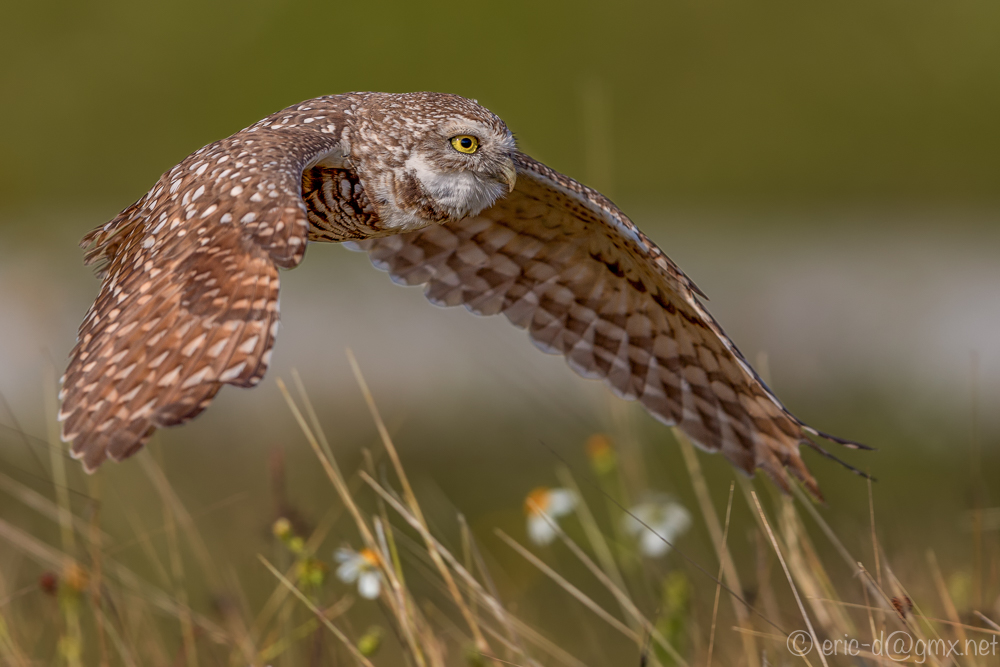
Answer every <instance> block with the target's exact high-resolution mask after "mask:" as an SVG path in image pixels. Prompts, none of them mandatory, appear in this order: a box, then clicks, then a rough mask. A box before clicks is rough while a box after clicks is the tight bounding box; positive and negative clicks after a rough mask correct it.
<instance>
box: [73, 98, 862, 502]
mask: <svg viewBox="0 0 1000 667" xmlns="http://www.w3.org/2000/svg"><path fill="white" fill-rule="evenodd" d="M309 242H333V243H344V244H346V245H347V246H348V247H350V248H352V249H354V250H359V251H362V252H367V253H368V254H369V256H370V258H371V260H372V262H373V264H374V265H375V266H376V267H378V268H380V269H382V270H384V271H387V272H389V274H390V275H391V276H392V278H393V280H394V281H396V282H398V283H402V284H404V285H422V286H423V288H424V294H425V295H426V296H427V298H428V299H429V300H430V301H431V302H433V303H435V304H438V305H441V306H458V305H462V306H465V307H466V308H467V309H469V310H470V311H472V312H473V313H476V314H478V315H501V314H502V315H503V316H504V317H506V319H507V320H508V321H510V322H511V323H512V324H513V325H514V326H517V327H520V328H522V329H527V331H528V336H529V338H530V339H531V341H532V342H533V343H534V344H535V346H536V347H538V348H539V349H540V350H542V351H543V352H547V353H550V354H560V355H563V356H564V357H565V358H566V361H567V363H568V364H569V366H570V367H571V368H572V369H573V370H574V371H576V372H577V373H579V374H580V375H582V376H584V377H587V378H596V379H600V380H602V381H603V382H604V383H605V384H606V385H607V386H608V387H609V388H610V389H611V390H612V391H613V392H614V393H615V394H617V395H618V396H620V397H621V398H624V399H626V400H631V401H638V402H639V403H640V404H642V406H643V407H644V408H645V409H646V410H647V411H649V413H650V414H651V415H652V416H653V417H655V418H656V419H658V420H659V421H661V422H663V423H664V424H669V425H674V426H676V427H678V428H679V429H680V430H682V431H683V432H684V433H686V434H687V435H688V436H689V437H690V439H691V440H692V441H693V442H695V443H696V444H697V445H698V446H699V447H701V448H702V449H704V450H706V451H708V452H721V453H722V454H723V455H724V456H725V457H726V458H727V459H728V460H729V461H730V462H731V463H732V464H733V465H734V466H736V467H737V468H738V469H740V470H742V471H745V472H746V473H748V474H753V473H754V472H755V471H756V470H757V469H758V468H759V469H762V470H764V471H765V472H766V473H767V474H768V475H770V477H771V478H773V479H774V481H775V482H776V483H777V484H778V486H780V487H781V488H783V489H786V490H787V489H788V488H789V486H788V485H789V478H788V473H791V475H793V476H794V477H795V478H797V479H798V480H800V481H801V482H802V483H803V485H804V486H805V487H806V488H807V489H808V490H809V491H810V492H811V493H813V494H814V495H815V496H817V497H819V495H820V492H819V488H818V486H817V484H816V481H815V479H814V478H813V477H812V475H811V474H810V473H809V470H808V469H807V468H806V466H805V464H804V463H803V461H802V458H801V457H800V454H799V446H800V445H801V444H808V445H810V446H813V447H815V448H817V449H818V450H820V451H824V450H822V448H820V447H819V446H818V445H817V444H816V443H815V442H813V441H812V440H811V439H810V436H812V437H823V438H827V439H830V440H832V441H835V442H838V443H840V444H843V445H846V446H848V447H860V445H858V444H857V443H853V442H850V441H847V440H842V439H840V438H834V437H832V436H829V435H826V434H824V433H821V432H819V431H817V430H816V429H814V428H812V427H810V426H807V425H806V424H804V423H802V422H801V421H800V420H798V419H797V418H796V417H795V416H794V415H792V414H791V413H790V412H789V411H788V410H787V409H785V407H784V406H783V405H782V404H781V402H780V401H779V400H778V399H777V397H775V395H774V394H773V393H772V392H771V390H770V389H768V387H767V386H766V385H765V384H764V382H763V381H762V380H761V378H760V376H759V375H757V373H756V372H754V370H753V368H751V366H750V364H749V363H747V360H746V358H745V357H744V356H743V355H742V354H741V353H740V351H739V350H738V349H737V347H736V345H735V344H734V343H733V342H732V341H731V340H730V339H729V337H728V336H726V334H725V332H723V330H722V328H721V327H720V326H719V324H718V323H717V322H716V321H715V320H714V319H713V318H712V316H711V315H710V314H709V313H708V311H707V310H706V309H705V307H704V305H703V304H702V302H701V300H700V299H699V296H704V295H703V294H702V293H701V292H700V291H699V289H698V288H697V287H696V286H695V284H694V283H693V282H692V281H691V280H690V279H689V278H688V277H687V276H686V275H684V273H683V272H682V271H681V270H680V269H679V268H678V267H677V266H676V265H675V264H674V263H673V262H672V261H671V260H670V259H669V258H668V257H667V256H666V255H665V254H664V253H663V252H662V251H661V250H660V249H659V248H658V247H657V246H656V245H655V244H654V243H653V242H652V241H650V240H649V238H647V237H646V236H645V235H644V234H643V233H642V232H641V231H639V229H638V228H637V227H636V226H635V225H634V224H633V223H632V221H631V220H630V219H629V218H628V217H627V216H626V215H625V214H624V213H623V212H622V211H621V210H620V209H618V207H616V206H615V205H614V204H613V203H612V202H611V201H609V200H608V199H607V198H606V197H604V196H603V195H601V194H600V193H599V192H596V191H595V190H592V189H591V188H589V187H587V186H585V185H582V184H580V183H578V182H577V181H575V180H573V179H571V178H569V177H567V176H564V175H562V174H560V173H558V172H556V171H554V170H553V169H550V168H549V167H547V166H545V165H544V164H542V163H540V162H538V161H536V160H534V159H532V158H531V157H529V156H528V155H525V154H524V153H522V152H520V151H519V150H518V149H517V145H516V143H515V140H514V136H513V135H512V134H511V132H510V130H509V129H508V128H507V126H506V125H505V124H504V122H503V121H502V120H501V119H500V118H498V117H497V116H496V115H494V114H493V113H491V112H490V111H488V110H486V109H485V108H483V107H482V106H480V105H479V104H477V103H476V102H475V101H472V100H468V99H465V98H462V97H459V96H456V95H448V94H441V93H426V92H425V93H409V94H387V93H349V94H343V95H332V96H327V97H319V98H316V99H312V100H307V101H305V102H302V103H301V104H297V105H294V106H291V107H288V108H287V109H284V110H283V111H279V112H278V113H275V114H273V115H271V116H268V117H267V118H265V119H263V120H261V121H259V122H257V123H255V124H253V125H251V126H250V127H247V128H246V129H244V130H242V131H240V132H237V133H236V134H234V135H232V136H231V137H229V138H227V139H223V140H221V141H218V142H216V143H213V144H210V145H208V146H206V147H204V148H202V149H200V150H198V151H196V152H194V153H192V154H191V155H190V156H188V157H187V158H186V159H185V160H184V161H182V162H181V163H180V164H178V165H177V166H175V167H174V168H173V169H171V170H170V171H168V172H166V173H165V174H163V175H162V176H161V177H160V179H159V181H157V183H156V184H155V185H154V186H153V187H152V189H151V190H150V191H149V192H148V193H146V195H145V196H143V197H142V198H141V199H139V201H137V202H135V203H134V204H132V205H131V206H129V207H128V208H126V209H125V210H124V211H122V212H121V213H120V214H119V215H118V216H117V217H115V218H114V219H113V220H112V221H111V222H109V223H107V224H106V225H104V226H102V227H99V228H97V229H95V230H94V231H92V232H90V233H89V234H88V235H87V236H86V237H84V239H83V242H82V245H83V246H84V247H85V248H89V251H88V253H87V255H86V261H87V263H93V262H97V263H99V265H100V275H101V277H102V285H101V289H100V293H99V295H98V297H97V299H96V301H95V303H94V305H93V306H92V307H91V309H90V310H89V312H88V314H87V315H86V318H85V319H84V321H83V324H82V325H81V327H80V331H79V336H78V339H77V344H76V346H75V347H74V349H73V351H72V353H71V355H70V362H69V366H68V368H67V371H66V373H65V375H64V376H63V378H62V389H61V393H60V398H61V401H62V404H61V409H60V413H59V419H60V420H61V422H62V438H63V440H64V441H66V442H68V443H71V452H72V455H73V456H74V457H75V458H78V459H80V460H82V462H83V466H84V468H85V469H86V470H87V471H88V472H90V471H93V470H95V469H96V468H97V467H98V466H99V465H100V464H101V463H102V462H103V461H104V460H105V459H106V458H108V457H110V458H112V459H114V460H121V459H124V458H126V457H128V456H130V455H131V454H133V453H134V452H136V451H137V450H138V449H139V448H140V447H142V446H143V444H144V443H145V442H146V441H147V439H148V438H149V437H150V435H151V434H152V433H153V431H154V430H155V429H157V428H161V427H166V426H174V425H177V424H182V423H184V422H186V421H188V420H190V419H192V418H194V417H195V416H197V415H198V414H199V413H200V412H201V411H202V410H204V409H205V408H206V407H207V406H208V405H209V403H211V401H212V398H213V397H214V396H215V395H216V393H217V392H218V391H219V389H221V388H222V386H223V385H226V384H231V385H236V386H238V387H252V386H254V385H256V384H258V383H259V382H260V381H261V379H262V378H263V377H264V374H265V372H266V371H267V367H268V363H269V361H270V357H271V348H272V346H273V345H274V340H275V335H276V333H277V329H278V285H279V280H280V278H279V269H291V268H294V267H295V266H297V265H298V264H299V262H301V261H302V258H303V256H304V255H305V251H306V246H307V244H308V243H309ZM824 453H825V452H824Z"/></svg>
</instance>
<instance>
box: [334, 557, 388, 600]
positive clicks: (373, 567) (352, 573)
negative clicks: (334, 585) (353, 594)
mask: <svg viewBox="0 0 1000 667" xmlns="http://www.w3.org/2000/svg"><path fill="white" fill-rule="evenodd" d="M333 557H334V559H336V561H337V562H338V563H340V567H338V568H337V578H338V579H340V580H341V581H343V582H344V583H345V584H353V583H354V582H358V595H360V596H361V597H363V598H365V599H368V600H374V599H375V598H377V597H378V596H379V592H380V591H381V590H382V571H381V570H380V569H379V561H380V559H379V555H378V554H377V553H375V552H374V551H372V550H371V549H362V550H361V551H355V550H354V549H349V548H347V547H344V548H341V549H337V551H336V552H335V553H334V554H333Z"/></svg>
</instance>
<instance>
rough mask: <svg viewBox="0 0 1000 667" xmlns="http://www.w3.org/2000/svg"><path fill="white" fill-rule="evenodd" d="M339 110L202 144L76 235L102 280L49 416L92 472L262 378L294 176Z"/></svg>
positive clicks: (295, 225) (330, 143)
mask: <svg viewBox="0 0 1000 667" xmlns="http://www.w3.org/2000/svg"><path fill="white" fill-rule="evenodd" d="M316 107H320V108H316ZM340 113H341V112H340V108H339V106H338V105H337V104H336V99H335V98H331V99H329V100H327V101H326V103H325V104H324V100H323V99H320V100H312V101H310V102H308V103H303V104H301V105H299V106H297V107H290V108H289V109H286V110H285V111H282V112H278V113H277V114H274V115H273V116H270V117H268V118H265V119H264V120H262V121H260V122H259V123H257V124H255V125H253V126H251V127H249V128H247V129H245V130H243V131H241V132H239V133H237V134H235V135H233V136H232V137H229V138H228V139H224V140H222V141H219V142H216V143H214V144H211V145H209V146H206V147H205V148H203V149H201V150H199V151H198V152H196V153H194V154H192V155H191V156H189V157H188V158H187V159H185V160H184V161H183V162H181V163H180V164H179V165H177V166H176V167H174V168H173V169H171V170H170V171H169V172H167V173H166V174H164V175H163V176H162V177H161V178H160V180H159V182H158V183H157V184H156V185H155V186H154V187H153V189H152V190H150V192H149V193H147V194H146V195H145V196H144V197H143V198H142V199H140V200H139V201H138V202H136V203H135V204H133V205H132V206H130V207H129V208H127V209H126V210H125V211H123V212H122V213H121V214H120V215H119V216H118V217H116V218H115V219H114V220H112V221H111V222H110V223H108V224H107V225H105V226H103V227H99V228H98V229H95V230H94V231H93V232H91V233H90V234H88V235H87V236H86V237H85V238H84V239H83V242H82V245H83V246H84V247H87V246H90V247H91V249H90V251H89V253H88V254H87V261H88V263H91V262H95V261H96V262H101V263H103V268H102V271H101V273H102V275H103V284H102V286H101V290H100V294H99V295H98V297H97V300H96V301H95V303H94V305H93V306H92V307H91V309H90V311H89V312H88V314H87V316H86V318H85V319H84V322H83V324H82V325H81V327H80V332H79V335H78V338H77V344H76V347H75V348H74V349H73V351H72V352H71V355H70V363H69V366H68V368H67V370H66V374H65V375H64V376H63V379H62V385H63V387H62V391H61V392H60V398H61V399H62V407H61V410H60V414H59V419H60V420H61V421H62V437H63V440H65V441H67V442H71V443H72V449H71V451H72V454H73V456H74V457H76V458H80V459H82V460H83V465H84V467H85V468H86V469H87V470H88V471H93V470H94V469H95V468H96V467H97V466H98V465H100V464H101V462H102V461H104V459H105V458H106V457H108V456H110V457H111V458H113V459H116V460H119V459H122V458H124V457H126V456H129V455H130V454H132V453H133V452H135V451H136V450H137V449H139V448H140V447H141V446H142V445H143V443H144V442H145V441H146V440H147V439H148V438H149V436H150V435H151V434H152V432H153V430H154V429H156V428H158V427H162V426H172V425H175V424H180V423H183V422H185V421H187V420H189V419H191V418H193V417H195V416H196V415H197V414H199V413H200V412H201V411H202V410H204V409H205V407H206V406H207V405H208V404H209V402H211V400H212V398H213V397H214V396H215V394H216V393H217V392H218V391H219V389H220V388H221V387H222V385H223V384H233V385H237V386H241V387H250V386H253V385H255V384H257V383H258V382H259V381H260V380H261V378H262V377H263V375H264V372H265V371H266V369H267V365H268V361H269V359H270V355H271V347H272V345H273V343H274V336H275V333H276V331H277V327H278V268H279V267H283V268H291V267H294V266H296V265H297V264H298V263H299V262H300V261H301V260H302V256H303V254H304V252H305V247H306V238H307V233H308V229H309V224H308V220H307V211H306V205H305V202H304V201H303V196H302V173H303V169H304V168H306V167H307V166H308V165H309V164H311V163H313V162H315V161H316V160H318V159H321V158H322V157H323V156H325V155H328V154H331V153H332V152H333V151H335V150H337V149H338V148H339V146H340V144H339V137H340V134H339V132H340V129H341V127H342V124H341V120H342V116H341V115H340Z"/></svg>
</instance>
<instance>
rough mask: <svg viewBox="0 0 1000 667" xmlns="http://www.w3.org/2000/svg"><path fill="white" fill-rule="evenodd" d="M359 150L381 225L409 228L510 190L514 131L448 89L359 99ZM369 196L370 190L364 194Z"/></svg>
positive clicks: (454, 215)
mask: <svg viewBox="0 0 1000 667" xmlns="http://www.w3.org/2000/svg"><path fill="white" fill-rule="evenodd" d="M365 102H366V104H365V106H366V107H367V108H366V109H364V110H363V111H362V113H361V114H359V115H360V117H361V118H360V122H359V125H358V132H359V135H361V136H362V137H363V138H364V139H365V142H364V145H365V146H366V147H367V150H366V154H364V155H359V156H357V157H359V158H361V159H362V160H363V161H364V163H365V166H366V167H367V169H365V171H367V172H368V173H370V174H375V178H371V179H369V182H367V183H365V189H366V190H367V191H368V192H369V198H370V199H371V201H372V202H373V204H374V205H375V207H376V209H377V210H378V215H379V218H380V220H381V224H382V225H383V226H384V227H385V228H386V229H391V230H393V231H410V230H414V229H420V228H422V227H426V226H427V225H429V224H433V223H435V222H445V221H447V220H460V219H462V218H465V217H468V216H470V215H476V214H478V213H479V212H480V211H482V210H484V209H486V208H488V207H490V206H492V205H493V204H494V203H495V202H496V201H497V200H498V199H499V198H500V197H503V196H505V195H507V194H509V193H510V192H511V191H512V190H513V189H514V182H515V178H516V172H515V169H514V161H513V156H514V154H515V153H516V151H517V147H516V144H515V142H514V136H513V134H511V132H510V130H508V129H507V126H506V125H505V124H504V123H503V121H502V120H500V119H499V118H498V117H497V116H495V115H494V114H492V113H491V112H490V111H488V110H487V109H485V108H483V107H481V106H479V105H478V104H476V103H474V102H472V101H471V100H467V99H465V98H461V97H458V96H455V95H443V94H440V93H409V94H404V95H384V94H383V95H378V96H377V97H375V98H369V99H367V100H366V101H365ZM372 194H374V196H371V195H372Z"/></svg>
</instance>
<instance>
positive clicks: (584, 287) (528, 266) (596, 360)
mask: <svg viewBox="0 0 1000 667" xmlns="http://www.w3.org/2000/svg"><path fill="white" fill-rule="evenodd" d="M517 171H518V176H517V184H516V187H515V189H514V192H513V193H512V194H511V195H510V196H509V197H506V198H504V199H502V200H500V201H499V202H497V203H496V204H495V205H494V206H493V207H492V208H489V209H487V210H485V211H483V212H482V213H481V214H480V215H478V216H476V217H472V218H466V219H464V220H461V221H457V222H448V223H445V224H443V225H432V226H430V227H427V228H425V229H422V230H419V231H416V232H411V233H408V234H401V235H398V236H390V237H386V238H378V239H369V240H365V241H360V242H353V243H351V244H349V246H350V247H353V248H355V249H361V250H365V251H367V252H368V253H369V254H370V256H371V259H372V261H373V263H374V264H375V265H376V266H377V267H378V268H381V269H384V270H386V271H388V272H389V273H390V274H391V275H392V278H393V280H394V281H396V282H399V283H402V284H405V285H424V286H425V288H424V291H425V294H426V296H427V298H428V299H429V300H430V301H432V302H433V303H435V304H438V305H442V306H456V305H464V306H466V307H467V308H468V309H469V310H471V311H472V312H474V313H477V314H480V315H494V314H499V313H503V314H504V315H505V316H506V317H507V319H508V320H510V322H511V323H513V324H514V325H515V326H518V327H521V328H525V329H527V330H528V333H529V336H530V337H531V340H532V341H533V342H534V343H535V345H536V346H537V347H539V348H540V349H542V350H543V351H545V352H548V353H553V354H561V355H563V356H565V358H566V361H567V362H568V363H569V365H570V367H571V368H572V369H573V370H574V371H576V372H577V373H579V374H580V375H582V376H584V377H589V378H599V379H601V380H603V381H604V383H605V384H607V385H608V386H609V387H610V388H611V389H612V390H613V391H614V392H615V393H616V394H617V395H619V396H621V397H622V398H625V399H628V400H638V401H639V402H640V403H641V404H642V405H643V406H644V407H645V408H646V409H647V410H648V411H649V412H650V413H651V414H652V415H653V416H654V417H656V418H657V419H658V420H660V421H661V422H664V423H666V424H670V425H677V426H678V427H680V428H681V429H682V430H683V431H684V432H685V433H687V435H688V436H690V437H691V439H692V440H693V441H694V442H695V443H697V444H698V445H699V446H701V447H702V448H703V449H706V450H708V451H712V452H721V453H722V454H723V455H725V456H726V458H727V459H729V461H730V462H732V463H733V464H734V465H735V466H736V467H737V468H740V469H742V470H744V471H746V472H747V473H753V471H754V470H755V469H756V468H761V469H763V470H765V471H766V472H767V473H768V474H770V475H771V477H773V478H774V479H775V481H776V482H777V483H778V484H779V485H780V486H782V487H783V488H786V489H787V486H788V481H787V479H786V476H785V469H786V468H787V469H788V470H789V471H790V472H791V473H792V474H793V475H794V476H795V477H797V478H798V479H800V480H802V482H803V483H804V484H805V485H806V487H807V488H808V489H809V490H810V491H811V492H812V493H813V494H814V495H816V496H817V497H818V496H819V495H820V494H819V489H818V487H817V485H816V481H815V480H814V479H813V477H812V476H811V475H810V474H809V471H808V470H807V468H806V466H805V464H804V463H803V461H802V459H801V457H800V456H799V444H800V443H801V442H809V441H808V439H807V438H806V433H807V432H808V433H810V434H814V435H824V434H820V433H818V432H817V431H815V430H814V429H812V428H810V427H808V426H805V425H804V424H802V422H800V421H799V420H798V419H796V418H795V417H794V416H793V415H792V414H791V413H789V412H788V410H786V409H785V408H784V406H783V405H782V404H781V403H780V402H779V401H778V399H777V398H776V397H775V396H774V395H773V394H772V393H771V391H770V390H769V389H768V388H767V387H766V386H765V385H764V383H763V382H762V381H761V380H760V378H759V377H758V376H757V374H756V373H755V372H754V371H753V369H752V368H751V367H750V365H749V364H748V363H747V361H746V359H745V358H744V357H743V355H742V354H741V353H740V351H739V350H738V349H737V348H736V346H735V344H734V343H733V342H732V341H731V340H730V339H729V337H728V336H726V334H725V333H724V332H723V331H722V329H721V328H720V327H719V325H718V324H717V323H716V322H715V320H714V319H713V318H712V316H711V315H709V313H708V312H707V311H706V310H705V308H704V307H703V306H702V304H701V302H700V301H699V300H698V294H700V292H699V291H698V289H697V287H696V286H695V285H694V284H693V283H692V282H691V281H690V280H689V279H688V278H687V276H685V275H684V274H683V273H682V272H681V271H680V269H678V268H677V266H676V265H675V264H674V263H673V262H671V261H670V259H669V258H667V257H666V255H664V254H663V252H662V251H661V250H660V249H659V248H658V247H656V245H655V244H654V243H653V242H652V241H650V240H649V239H648V238H647V237H646V236H645V235H643V234H642V233H641V232H640V231H639V230H638V229H637V228H636V227H635V225H634V224H633V223H632V222H631V221H630V220H629V219H628V218H627V217H626V216H625V215H624V214H623V213H622V212H621V211H620V210H619V209H618V208H617V207H615V205H614V204H612V203H611V202H610V201H609V200H608V199H606V198H605V197H604V196H602V195H601V194H600V193H598V192H596V191H594V190H592V189H590V188H587V187H585V186H583V185H581V184H579V183H577V182H576V181H573V180H572V179H570V178H568V177H566V176H563V175H562V174H559V173H558V172H555V171H554V170H552V169H550V168H548V167H546V166H545V165H543V164H541V163H539V162H537V161H535V160H532V159H531V158H529V157H527V156H525V155H519V156H518V158H517ZM838 441H840V440H839V439H838ZM844 444H853V443H846V442H844Z"/></svg>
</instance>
